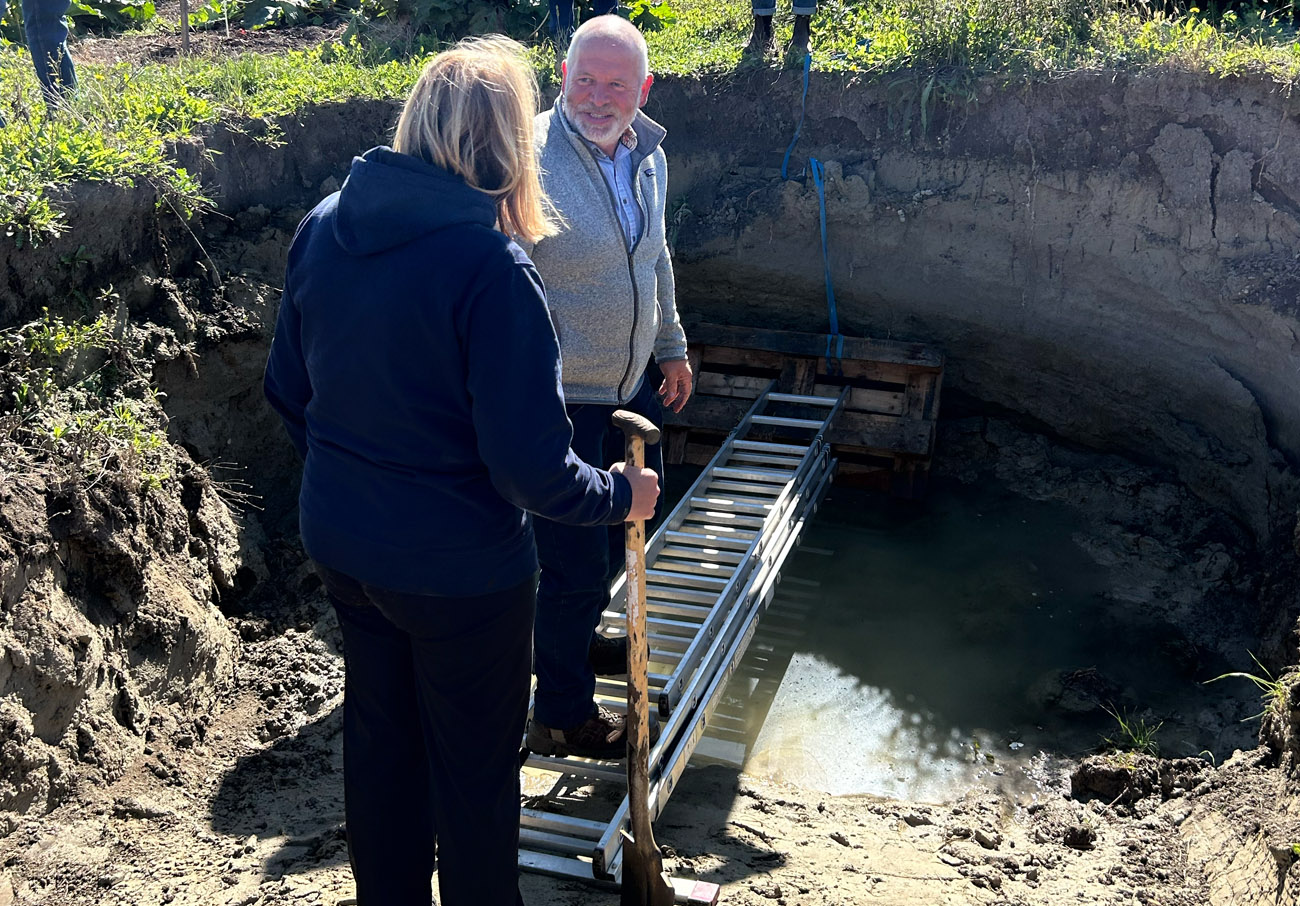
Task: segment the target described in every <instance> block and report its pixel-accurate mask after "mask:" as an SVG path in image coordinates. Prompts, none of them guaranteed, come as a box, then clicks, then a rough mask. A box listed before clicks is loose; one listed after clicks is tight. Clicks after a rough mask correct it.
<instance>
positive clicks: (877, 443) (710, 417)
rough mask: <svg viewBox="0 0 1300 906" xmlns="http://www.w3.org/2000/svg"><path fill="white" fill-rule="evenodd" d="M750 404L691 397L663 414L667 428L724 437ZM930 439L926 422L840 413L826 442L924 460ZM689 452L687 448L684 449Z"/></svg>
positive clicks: (931, 426) (931, 431)
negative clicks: (682, 406) (676, 409)
mask: <svg viewBox="0 0 1300 906" xmlns="http://www.w3.org/2000/svg"><path fill="white" fill-rule="evenodd" d="M749 406H750V404H749V403H748V402H747V401H745V400H743V399H729V398H726V397H704V396H700V397H695V398H694V399H692V400H691V402H690V403H689V404H688V405H687V406H686V408H685V409H683V410H682V411H681V412H665V413H664V421H665V423H666V424H668V425H672V426H680V427H686V428H703V429H706V430H711V431H721V432H722V433H724V434H725V433H726V432H727V431H729V430H731V429H732V428H734V427H735V426H736V424H737V423H739V421H740V419H741V418H742V417H743V416H744V414H745V412H746V411H748V409H749ZM933 435H934V423H933V422H932V421H929V420H926V419H903V418H894V417H892V416H887V415H876V414H873V413H869V412H841V413H840V415H839V416H838V417H837V418H836V420H835V424H834V425H833V426H832V427H831V429H830V431H829V432H828V433H827V436H826V439H827V440H829V441H830V442H831V443H832V444H845V445H849V446H854V447H865V448H866V449H868V450H879V451H883V452H886V453H888V454H890V455H895V454H900V453H902V454H911V455H913V456H928V455H929V454H930V448H931V442H932V440H933ZM688 449H689V448H688Z"/></svg>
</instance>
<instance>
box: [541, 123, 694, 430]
mask: <svg viewBox="0 0 1300 906" xmlns="http://www.w3.org/2000/svg"><path fill="white" fill-rule="evenodd" d="M561 103H562V102H561V100H560V99H558V98H557V99H556V101H555V106H554V107H553V108H552V109H550V110H547V111H544V112H542V113H540V114H538V116H537V119H536V120H535V123H534V125H535V130H536V141H537V147H538V157H539V161H540V164H541V168H542V185H543V186H544V187H545V189H546V193H547V194H548V195H549V196H550V197H551V201H552V202H554V203H555V206H556V208H558V209H559V212H560V214H561V215H562V216H563V218H564V222H565V225H564V227H563V229H562V232H560V234H559V235H557V236H552V237H550V238H547V239H543V240H542V241H540V242H538V243H537V244H536V245H535V246H533V247H532V248H531V249H529V250H528V251H529V253H530V255H531V257H532V259H533V263H534V264H535V265H536V266H537V270H538V272H539V273H540V274H541V275H542V281H543V282H544V283H545V284H546V302H547V305H548V306H549V307H550V310H551V320H552V321H553V322H554V324H555V332H556V334H557V335H558V336H559V338H560V358H561V360H562V365H561V368H562V371H563V380H564V398H565V401H566V402H568V403H601V404H605V405H621V404H623V403H626V402H627V401H628V400H630V399H631V398H632V397H633V395H634V394H635V393H636V391H637V389H638V388H639V387H640V384H641V378H642V376H643V374H644V372H645V366H646V363H647V362H649V360H650V355H651V354H652V353H653V354H654V357H655V360H656V361H659V362H668V361H672V360H674V359H684V358H686V335H685V333H684V332H683V331H682V325H681V321H680V320H679V319H678V317H677V307H676V305H675V303H674V299H673V265H672V261H671V260H670V259H669V257H668V244H667V241H666V239H665V231H664V204H665V202H666V200H667V195H668V164H667V161H666V159H665V158H664V152H663V149H662V148H660V147H659V144H660V142H662V141H663V138H664V135H665V134H666V132H665V131H664V128H663V127H662V126H660V125H659V124H658V123H656V122H654V121H653V120H652V119H650V118H649V117H647V116H646V115H645V114H644V113H641V112H639V111H638V112H637V115H636V119H635V120H634V121H633V123H632V128H633V129H634V130H635V131H636V135H637V147H636V150H635V151H634V152H633V154H634V155H635V158H636V174H637V178H636V187H635V188H636V200H637V204H639V205H640V206H641V211H642V214H643V215H644V224H645V225H644V228H643V229H642V231H641V238H640V240H639V241H638V242H637V244H636V245H635V246H634V247H633V248H632V250H631V252H629V251H628V248H627V242H626V240H625V239H624V236H623V228H622V226H621V225H620V224H619V219H618V212H617V211H616V210H615V207H614V198H613V195H612V194H611V192H610V190H609V187H608V186H607V185H606V183H605V178H604V177H603V176H602V175H601V172H600V167H599V165H598V164H597V163H596V161H595V159H594V158H593V157H592V150H591V149H590V148H589V147H588V146H587V144H586V142H584V141H583V139H582V137H581V136H580V135H578V133H577V132H576V131H575V130H574V129H573V127H572V126H571V125H570V124H569V122H568V120H566V119H565V117H564V115H563V113H562V112H561V110H560V105H561Z"/></svg>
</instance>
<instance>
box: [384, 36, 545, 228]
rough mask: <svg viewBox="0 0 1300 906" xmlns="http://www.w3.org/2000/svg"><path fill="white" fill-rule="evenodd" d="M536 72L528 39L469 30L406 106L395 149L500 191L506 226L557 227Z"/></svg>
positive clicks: (437, 60) (436, 62)
mask: <svg viewBox="0 0 1300 906" xmlns="http://www.w3.org/2000/svg"><path fill="white" fill-rule="evenodd" d="M536 111H537V79H536V77H535V76H534V75H533V70H532V67H531V66H529V64H528V58H527V56H526V52H525V50H524V47H523V45H522V44H519V43H518V42H516V41H512V40H510V39H509V38H506V37H503V36H501V35H486V36H484V37H477V38H466V39H465V40H463V41H460V42H458V43H457V44H456V45H455V46H453V47H452V48H450V49H449V50H446V51H444V52H442V53H440V54H438V56H436V57H434V58H433V60H431V61H430V62H429V65H428V66H426V67H425V68H424V72H423V73H422V74H421V75H420V80H419V81H418V82H416V84H415V88H413V89H412V90H411V95H410V97H408V98H407V99H406V106H405V107H404V108H402V116H401V118H400V119H399V120H398V121H397V132H396V134H395V135H394V136H393V149H394V150H395V151H400V152H402V153H403V154H410V155H412V156H413V157H419V158H421V159H423V160H426V161H428V162H429V163H431V164H434V165H435V166H439V167H442V168H443V169H444V170H448V171H450V172H452V173H455V174H457V175H459V176H461V177H463V178H464V180H465V182H467V183H468V184H469V185H471V186H473V187H474V188H476V189H480V190H482V191H484V192H486V193H487V194H489V195H491V196H493V197H494V198H495V199H496V207H497V222H498V227H499V228H500V230H501V231H502V232H503V233H506V234H508V235H512V236H517V237H519V238H520V239H523V240H526V241H528V242H536V241H537V240H539V239H543V238H545V237H547V236H554V235H555V233H556V232H557V228H556V224H555V216H554V209H553V208H552V207H551V204H550V201H549V200H548V199H547V197H546V195H545V193H543V192H542V185H541V182H540V180H539V178H538V169H537V155H536V153H535V152H534V150H533V115H534V114H535V113H536Z"/></svg>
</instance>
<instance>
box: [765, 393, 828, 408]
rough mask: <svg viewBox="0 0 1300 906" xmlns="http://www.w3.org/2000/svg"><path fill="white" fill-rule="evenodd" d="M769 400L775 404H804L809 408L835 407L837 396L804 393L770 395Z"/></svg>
mask: <svg viewBox="0 0 1300 906" xmlns="http://www.w3.org/2000/svg"><path fill="white" fill-rule="evenodd" d="M767 398H768V399H770V400H772V401H773V402H775V403H804V404H805V405H808V406H834V405H835V404H836V403H837V402H839V397H837V396H806V395H804V394H802V393H769V394H768V395H767Z"/></svg>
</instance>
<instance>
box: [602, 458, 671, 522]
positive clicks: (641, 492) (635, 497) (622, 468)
mask: <svg viewBox="0 0 1300 906" xmlns="http://www.w3.org/2000/svg"><path fill="white" fill-rule="evenodd" d="M609 471H610V473H611V474H614V475H622V476H623V477H624V478H626V479H627V483H628V484H630V485H631V486H632V509H631V510H630V511H628V514H627V519H625V520H624V521H625V522H641V521H645V520H646V519H649V518H651V517H652V516H654V514H655V501H656V500H658V499H659V476H658V475H656V474H655V470H654V469H634V468H632V467H631V466H629V465H628V464H627V463H625V462H616V463H614V464H613V465H612V466H610V467H609Z"/></svg>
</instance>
